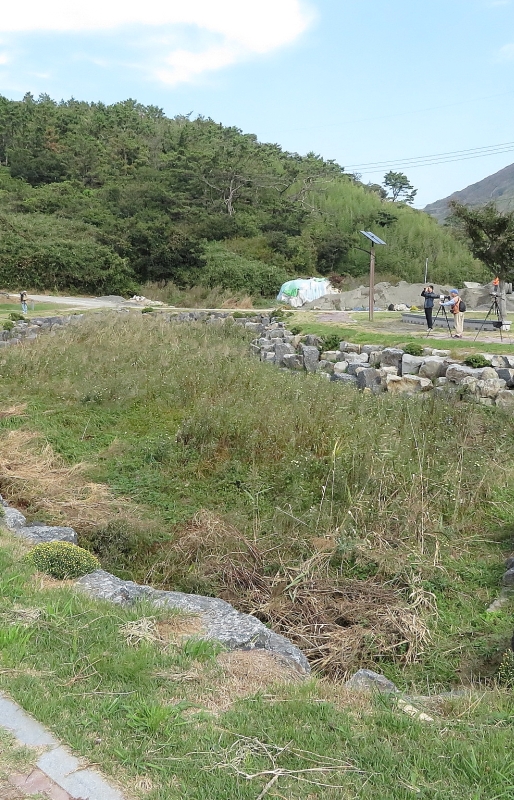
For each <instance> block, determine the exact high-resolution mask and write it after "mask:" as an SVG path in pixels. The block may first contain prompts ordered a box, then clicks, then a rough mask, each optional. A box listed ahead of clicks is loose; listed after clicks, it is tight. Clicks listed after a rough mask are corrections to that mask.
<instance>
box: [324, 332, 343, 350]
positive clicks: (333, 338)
mask: <svg viewBox="0 0 514 800" xmlns="http://www.w3.org/2000/svg"><path fill="white" fill-rule="evenodd" d="M321 341H322V343H323V350H338V349H339V342H340V341H341V337H340V335H339V334H337V333H330V334H328V335H327V336H322V337H321Z"/></svg>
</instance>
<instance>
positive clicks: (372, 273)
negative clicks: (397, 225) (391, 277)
mask: <svg viewBox="0 0 514 800" xmlns="http://www.w3.org/2000/svg"><path fill="white" fill-rule="evenodd" d="M360 233H362V235H363V236H365V237H366V239H369V241H370V242H371V250H370V253H369V257H370V258H369V320H370V322H373V308H374V306H375V245H376V244H385V242H384V241H383V239H381V238H380V237H379V236H377V235H376V234H375V233H372V232H371V231H360Z"/></svg>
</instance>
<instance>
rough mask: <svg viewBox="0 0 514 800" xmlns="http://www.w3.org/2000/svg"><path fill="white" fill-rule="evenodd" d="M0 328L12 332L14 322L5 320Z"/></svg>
mask: <svg viewBox="0 0 514 800" xmlns="http://www.w3.org/2000/svg"><path fill="white" fill-rule="evenodd" d="M2 328H3V329H4V331H12V329H13V328H14V322H12V321H11V320H10V319H6V320H5V322H4V323H3V325H2Z"/></svg>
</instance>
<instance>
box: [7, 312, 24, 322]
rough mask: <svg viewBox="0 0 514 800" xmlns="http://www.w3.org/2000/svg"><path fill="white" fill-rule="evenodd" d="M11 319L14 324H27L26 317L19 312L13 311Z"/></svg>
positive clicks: (10, 315)
mask: <svg viewBox="0 0 514 800" xmlns="http://www.w3.org/2000/svg"><path fill="white" fill-rule="evenodd" d="M9 319H11V320H12V321H13V322H25V317H24V316H23V314H21V313H20V312H19V311H11V313H10V314H9Z"/></svg>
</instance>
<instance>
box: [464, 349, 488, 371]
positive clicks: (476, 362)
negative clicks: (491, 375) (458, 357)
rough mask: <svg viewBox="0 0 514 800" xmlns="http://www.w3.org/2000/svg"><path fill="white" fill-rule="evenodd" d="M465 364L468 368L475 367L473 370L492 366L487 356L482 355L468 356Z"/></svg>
mask: <svg viewBox="0 0 514 800" xmlns="http://www.w3.org/2000/svg"><path fill="white" fill-rule="evenodd" d="M464 363H465V365H466V366H467V367H473V369H480V368H481V367H490V366H491V362H490V361H489V359H488V358H485V356H483V355H482V354H481V353H475V354H474V355H471V356H467V357H466V358H465V359H464Z"/></svg>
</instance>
